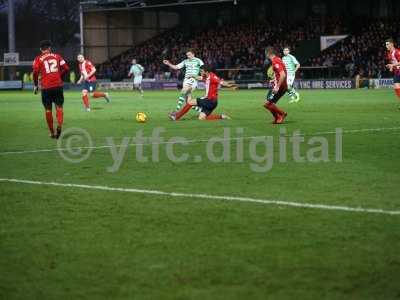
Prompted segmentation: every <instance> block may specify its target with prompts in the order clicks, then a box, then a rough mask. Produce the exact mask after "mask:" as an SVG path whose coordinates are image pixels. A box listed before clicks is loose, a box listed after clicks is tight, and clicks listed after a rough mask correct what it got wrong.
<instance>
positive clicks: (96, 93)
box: [93, 92, 105, 98]
mask: <svg viewBox="0 0 400 300" xmlns="http://www.w3.org/2000/svg"><path fill="white" fill-rule="evenodd" d="M104 96H105V94H104V93H103V92H94V93H93V98H101V97H104Z"/></svg>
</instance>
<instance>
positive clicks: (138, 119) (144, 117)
mask: <svg viewBox="0 0 400 300" xmlns="http://www.w3.org/2000/svg"><path fill="white" fill-rule="evenodd" d="M146 121H147V115H146V114H145V113H143V112H139V113H137V114H136V122H138V123H144V122H146Z"/></svg>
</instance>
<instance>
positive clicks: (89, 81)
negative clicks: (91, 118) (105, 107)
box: [77, 54, 110, 112]
mask: <svg viewBox="0 0 400 300" xmlns="http://www.w3.org/2000/svg"><path fill="white" fill-rule="evenodd" d="M77 60H78V62H79V70H80V72H81V77H80V78H79V80H78V82H77V83H78V84H81V83H82V82H84V87H83V90H82V101H83V105H84V106H85V109H86V111H88V112H89V111H90V104H89V96H88V95H89V94H90V95H91V96H92V97H93V98H104V99H106V101H107V102H110V97H109V95H108V93H103V92H96V76H95V75H94V74H95V73H96V68H95V67H94V65H93V64H92V62H91V61H89V60H87V59H85V57H84V56H83V55H82V54H78V56H77Z"/></svg>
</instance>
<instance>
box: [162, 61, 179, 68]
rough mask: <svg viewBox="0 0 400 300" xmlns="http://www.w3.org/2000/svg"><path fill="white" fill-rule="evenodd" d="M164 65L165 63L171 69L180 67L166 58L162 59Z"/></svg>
mask: <svg viewBox="0 0 400 300" xmlns="http://www.w3.org/2000/svg"><path fill="white" fill-rule="evenodd" d="M163 63H164V65H167V66H168V67H170V68H171V69H172V70H179V69H180V68H179V67H178V66H177V65H174V64H172V63H171V62H170V61H169V60H168V59H164V60H163Z"/></svg>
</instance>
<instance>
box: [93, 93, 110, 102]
mask: <svg viewBox="0 0 400 300" xmlns="http://www.w3.org/2000/svg"><path fill="white" fill-rule="evenodd" d="M92 97H93V98H104V99H106V101H107V102H111V99H110V95H109V94H108V93H104V92H98V91H94V92H93V93H92Z"/></svg>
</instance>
